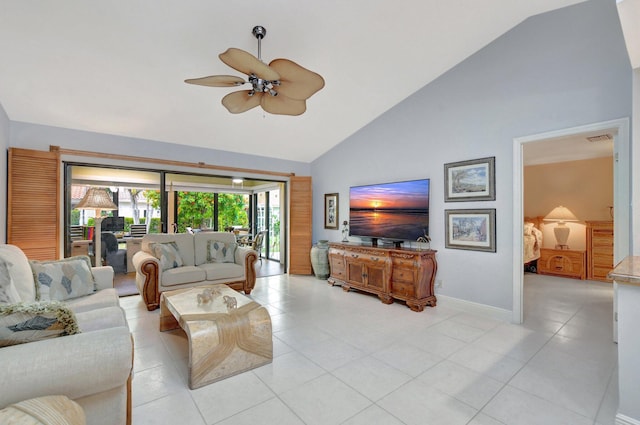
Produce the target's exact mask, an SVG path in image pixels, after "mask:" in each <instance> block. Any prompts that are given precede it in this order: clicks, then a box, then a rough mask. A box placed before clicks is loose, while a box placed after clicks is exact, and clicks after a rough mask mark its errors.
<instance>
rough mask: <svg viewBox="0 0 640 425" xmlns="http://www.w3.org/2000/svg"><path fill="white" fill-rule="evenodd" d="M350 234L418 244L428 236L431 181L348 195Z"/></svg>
mask: <svg viewBox="0 0 640 425" xmlns="http://www.w3.org/2000/svg"><path fill="white" fill-rule="evenodd" d="M349 218H350V222H349V225H350V229H351V234H352V235H354V236H368V237H375V238H388V239H399V240H416V239H417V238H418V237H420V236H425V235H428V233H429V180H428V179H423V180H411V181H405V182H396V183H384V184H376V185H367V186H354V187H352V188H351V189H350V191H349Z"/></svg>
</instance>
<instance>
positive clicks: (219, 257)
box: [133, 232, 258, 310]
mask: <svg viewBox="0 0 640 425" xmlns="http://www.w3.org/2000/svg"><path fill="white" fill-rule="evenodd" d="M257 258H258V254H257V253H256V251H254V250H253V249H250V248H245V247H241V246H238V244H237V243H236V237H235V235H234V234H233V233H230V232H197V233H195V234H191V233H162V234H153V233H150V234H147V235H145V236H144V237H143V238H142V247H141V250H140V251H138V252H137V253H136V254H135V255H134V256H133V265H134V267H135V269H136V286H137V287H138V291H140V294H141V295H142V299H143V300H144V302H145V304H146V305H147V309H148V310H155V309H156V308H158V307H159V305H160V294H161V293H162V292H164V291H169V290H174V289H179V288H187V287H192V286H198V285H204V284H214V283H224V284H226V285H228V286H229V287H231V288H233V289H235V290H237V291H244V293H245V294H249V293H251V290H252V289H253V287H254V286H255V283H256V273H255V269H254V264H255V262H256V260H257Z"/></svg>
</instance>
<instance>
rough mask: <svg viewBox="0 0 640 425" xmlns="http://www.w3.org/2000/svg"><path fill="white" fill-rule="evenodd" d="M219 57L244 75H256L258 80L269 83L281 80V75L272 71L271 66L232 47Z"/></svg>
mask: <svg viewBox="0 0 640 425" xmlns="http://www.w3.org/2000/svg"><path fill="white" fill-rule="evenodd" d="M218 57H219V58H220V60H221V61H222V62H224V63H226V64H227V65H229V66H230V67H231V68H233V69H235V70H236V71H240V72H242V73H244V74H247V75H251V74H254V75H256V76H257V77H258V78H262V79H263V80H269V81H273V80H279V79H280V74H278V72H277V71H275V70H274V69H271V68H270V67H269V65H267V64H266V63H263V62H261V61H260V59H258V58H256V57H255V56H253V55H252V54H251V53H247V52H245V51H244V50H240V49H236V48H233V47H231V48H229V49H227V51H226V52H224V53H220V55H218Z"/></svg>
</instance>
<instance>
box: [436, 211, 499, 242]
mask: <svg viewBox="0 0 640 425" xmlns="http://www.w3.org/2000/svg"><path fill="white" fill-rule="evenodd" d="M444 216H445V226H444V228H445V243H444V247H445V248H450V249H469V250H472V251H487V252H496V210H495V209H493V208H491V209H482V210H444Z"/></svg>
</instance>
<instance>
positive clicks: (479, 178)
mask: <svg viewBox="0 0 640 425" xmlns="http://www.w3.org/2000/svg"><path fill="white" fill-rule="evenodd" d="M495 166H496V158H495V157H494V156H492V157H489V158H480V159H472V160H469V161H461V162H451V163H449V164H444V185H445V188H444V201H445V202H462V201H495V200H496V172H495Z"/></svg>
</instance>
